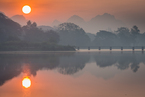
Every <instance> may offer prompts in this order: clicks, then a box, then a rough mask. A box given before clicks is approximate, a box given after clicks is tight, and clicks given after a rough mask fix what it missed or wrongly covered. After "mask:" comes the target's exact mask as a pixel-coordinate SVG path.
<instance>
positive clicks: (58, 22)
mask: <svg viewBox="0 0 145 97" xmlns="http://www.w3.org/2000/svg"><path fill="white" fill-rule="evenodd" d="M59 24H61V22H60V21H58V20H54V21H53V23H52V24H51V26H53V27H54V26H58V25H59Z"/></svg>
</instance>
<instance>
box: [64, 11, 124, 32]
mask: <svg viewBox="0 0 145 97" xmlns="http://www.w3.org/2000/svg"><path fill="white" fill-rule="evenodd" d="M67 22H71V23H75V24H77V25H79V26H80V27H82V28H83V29H84V30H85V31H86V32H89V33H93V34H96V33H97V32H99V30H107V31H112V32H113V31H114V30H117V28H119V27H123V26H125V25H124V23H123V22H122V21H120V20H117V19H116V18H115V17H114V16H113V15H111V14H108V13H104V14H103V15H97V16H96V17H94V18H92V19H91V20H90V21H88V22H85V21H84V19H83V18H81V17H79V16H77V15H74V16H71V17H70V18H69V19H68V20H67Z"/></svg>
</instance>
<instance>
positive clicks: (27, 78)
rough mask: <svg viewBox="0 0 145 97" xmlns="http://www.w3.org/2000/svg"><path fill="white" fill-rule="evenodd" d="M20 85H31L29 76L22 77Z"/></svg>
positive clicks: (27, 86) (25, 86)
mask: <svg viewBox="0 0 145 97" xmlns="http://www.w3.org/2000/svg"><path fill="white" fill-rule="evenodd" d="M22 86H23V87H24V88H29V87H30V86H31V80H30V78H29V77H25V78H23V80H22Z"/></svg>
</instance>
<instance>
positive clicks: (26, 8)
mask: <svg viewBox="0 0 145 97" xmlns="http://www.w3.org/2000/svg"><path fill="white" fill-rule="evenodd" d="M22 11H23V13H25V14H29V13H30V12H31V7H30V6H28V5H25V6H23V8H22Z"/></svg>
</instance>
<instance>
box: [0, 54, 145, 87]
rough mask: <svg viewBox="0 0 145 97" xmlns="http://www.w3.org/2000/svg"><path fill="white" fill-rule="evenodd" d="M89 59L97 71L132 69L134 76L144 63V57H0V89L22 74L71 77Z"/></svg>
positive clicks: (117, 55)
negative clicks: (52, 73)
mask: <svg viewBox="0 0 145 97" xmlns="http://www.w3.org/2000/svg"><path fill="white" fill-rule="evenodd" d="M90 58H92V59H93V58H94V59H95V61H96V64H97V66H99V67H100V68H105V67H108V66H116V67H117V68H118V69H120V70H125V69H128V68H131V70H132V71H133V72H137V71H138V69H139V64H140V63H141V62H142V63H145V55H144V54H139V53H135V54H132V53H123V54H121V53H114V52H113V53H111V54H110V53H83V52H82V53H77V52H76V53H75V52H69V53H66V52H65V53H49V54H0V86H2V85H3V84H4V83H5V82H6V81H8V80H10V79H12V78H14V77H16V76H18V75H19V74H20V73H22V72H23V73H26V74H27V76H31V75H33V76H36V75H37V71H38V70H43V69H46V70H52V69H57V70H58V72H59V73H61V74H68V75H72V74H74V73H76V72H78V71H80V70H82V69H83V68H84V67H85V65H86V63H88V62H90ZM92 59H91V60H92ZM93 62H94V60H93Z"/></svg>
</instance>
